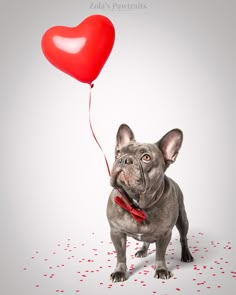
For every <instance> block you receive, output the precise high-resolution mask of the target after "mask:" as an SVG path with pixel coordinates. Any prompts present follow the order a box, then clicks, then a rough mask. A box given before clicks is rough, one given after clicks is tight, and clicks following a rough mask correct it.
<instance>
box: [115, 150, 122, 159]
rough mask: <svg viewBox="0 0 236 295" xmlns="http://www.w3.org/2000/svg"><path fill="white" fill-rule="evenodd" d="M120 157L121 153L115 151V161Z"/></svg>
mask: <svg viewBox="0 0 236 295" xmlns="http://www.w3.org/2000/svg"><path fill="white" fill-rule="evenodd" d="M120 156H121V152H120V150H117V151H116V159H118V158H119V157H120Z"/></svg>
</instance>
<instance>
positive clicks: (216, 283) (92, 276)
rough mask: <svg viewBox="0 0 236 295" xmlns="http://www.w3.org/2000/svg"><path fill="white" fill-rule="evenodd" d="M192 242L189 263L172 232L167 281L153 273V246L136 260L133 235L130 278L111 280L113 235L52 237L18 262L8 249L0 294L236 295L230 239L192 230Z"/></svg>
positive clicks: (235, 265) (235, 269)
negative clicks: (102, 236)
mask: <svg viewBox="0 0 236 295" xmlns="http://www.w3.org/2000/svg"><path fill="white" fill-rule="evenodd" d="M104 236H105V233H104ZM189 244H190V247H191V251H192V253H193V255H194V258H195V261H194V262H193V263H190V264H185V263H182V262H180V245H179V241H178V235H177V231H174V232H173V237H172V241H171V243H170V245H169V247H168V250H167V255H166V256H167V257H166V258H167V264H168V266H169V268H170V270H171V271H172V272H173V274H174V277H173V278H171V279H170V280H166V281H163V280H157V279H154V277H153V275H154V270H153V265H154V259H155V253H154V249H155V247H154V245H151V247H150V249H149V255H148V256H147V257H146V258H135V257H134V253H135V251H136V250H137V249H138V248H139V247H140V245H141V243H140V242H138V241H135V240H133V239H131V238H129V239H128V242H127V260H128V261H127V265H128V268H129V274H130V275H129V279H128V280H127V281H125V282H123V283H112V282H111V281H110V280H109V275H110V273H111V272H112V271H113V268H114V266H115V261H116V258H115V252H114V248H113V245H112V243H111V241H110V239H109V234H108V235H106V238H101V234H100V233H99V234H97V233H96V232H93V233H90V234H88V235H86V236H85V235H84V236H80V237H79V236H78V237H71V236H68V237H63V236H58V239H57V240H55V242H54V243H52V241H51V240H50V241H48V242H47V241H44V243H42V244H41V243H40V245H43V246H37V245H35V250H33V251H32V252H31V253H26V252H25V251H24V253H18V260H17V264H18V265H15V263H14V262H13V263H10V260H11V253H7V255H8V256H7V259H6V261H7V260H9V262H8V263H5V265H3V267H2V270H3V272H4V274H5V275H6V274H7V271H9V272H8V275H7V276H6V278H5V279H4V281H3V284H2V283H1V285H2V286H1V289H2V291H4V292H3V293H2V294H4V295H8V294H9V295H10V294H11V295H12V294H22V295H23V294H24V295H36V294H38V295H39V294H42V295H45V294H46V295H49V294H94V293H95V292H96V293H97V292H98V294H103V295H105V294H121V293H122V294H145V295H146V294H150V295H151V294H160V295H170V294H188V295H189V294H191V295H194V294H204V295H205V294H209V295H210V294H214V295H215V294H233V293H234V291H233V290H235V288H236V263H235V250H234V249H233V247H232V243H231V241H228V240H223V239H221V238H220V237H213V236H212V235H211V234H210V233H209V232H204V231H199V230H192V231H191V232H190V234H189ZM15 249H16V251H17V245H15ZM9 251H10V250H9ZM15 254H16V253H12V256H13V257H14V255H15ZM19 257H20V258H19ZM13 265H14V266H15V267H13ZM9 268H11V269H9ZM4 270H5V271H4ZM1 277H2V278H3V276H2V275H1Z"/></svg>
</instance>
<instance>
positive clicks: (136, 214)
mask: <svg viewBox="0 0 236 295" xmlns="http://www.w3.org/2000/svg"><path fill="white" fill-rule="evenodd" d="M92 88H93V84H90V90H89V125H90V129H91V132H92V135H93V138H94V139H95V141H96V143H97V145H98V146H99V148H100V150H101V151H102V153H103V156H104V159H105V162H106V166H107V171H108V174H109V176H111V171H110V167H109V164H108V161H107V157H106V155H105V153H104V151H103V149H102V146H101V145H100V143H99V141H98V140H97V137H96V135H95V133H94V130H93V125H92V121H91V105H92ZM116 190H117V191H118V192H119V193H120V195H121V196H122V198H120V197H119V196H116V197H115V203H116V204H118V205H119V206H120V207H122V208H125V209H126V210H128V211H129V212H130V214H131V215H132V216H133V218H134V219H135V220H136V221H138V222H142V221H143V220H144V219H145V218H146V214H145V213H144V212H143V211H142V210H140V209H135V208H133V207H132V206H131V205H130V204H129V200H128V198H127V197H126V196H125V194H123V192H122V191H121V190H120V189H118V188H117V187H116Z"/></svg>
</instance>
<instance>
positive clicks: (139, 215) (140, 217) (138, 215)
mask: <svg viewBox="0 0 236 295" xmlns="http://www.w3.org/2000/svg"><path fill="white" fill-rule="evenodd" d="M122 197H124V196H123V195H122ZM114 200H115V203H116V204H117V205H119V206H120V207H121V208H123V209H125V210H126V211H128V212H129V213H130V214H131V215H132V216H133V218H134V219H135V220H136V221H138V222H143V221H144V220H145V219H146V214H145V213H144V212H143V211H142V210H140V209H135V208H134V207H132V206H131V205H130V204H129V203H127V202H124V200H123V199H121V198H120V197H119V196H116V197H115V199H114Z"/></svg>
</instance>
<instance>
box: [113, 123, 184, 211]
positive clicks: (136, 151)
mask: <svg viewBox="0 0 236 295" xmlns="http://www.w3.org/2000/svg"><path fill="white" fill-rule="evenodd" d="M182 140H183V134H182V131H181V130H179V129H173V130H171V131H170V132H168V133H167V134H166V135H164V136H163V137H162V138H161V139H160V140H159V141H158V142H157V143H138V142H136V141H135V137H134V133H133V131H132V130H131V129H130V127H129V126H128V125H126V124H122V125H121V126H120V127H119V129H118V132H117V136H116V148H115V162H114V164H113V167H112V171H111V185H112V186H113V187H117V188H121V189H122V190H123V191H125V192H126V193H127V194H128V196H129V197H130V198H132V199H134V200H136V203H138V204H139V207H140V208H146V207H148V206H149V204H150V203H151V202H152V199H153V198H154V197H155V194H156V192H157V191H158V190H159V189H160V186H161V185H162V184H163V181H164V173H165V170H166V168H167V167H168V166H169V165H170V164H171V163H173V162H174V161H175V159H176V157H177V155H178V152H179V149H180V147H181V144H182ZM141 196H142V200H141Z"/></svg>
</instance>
